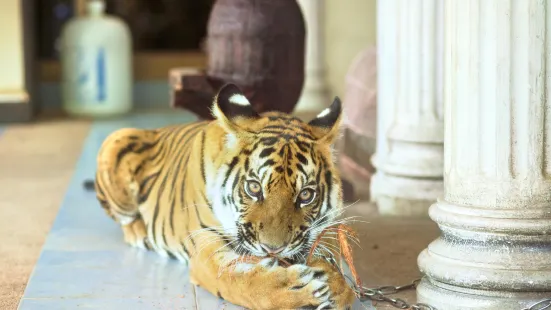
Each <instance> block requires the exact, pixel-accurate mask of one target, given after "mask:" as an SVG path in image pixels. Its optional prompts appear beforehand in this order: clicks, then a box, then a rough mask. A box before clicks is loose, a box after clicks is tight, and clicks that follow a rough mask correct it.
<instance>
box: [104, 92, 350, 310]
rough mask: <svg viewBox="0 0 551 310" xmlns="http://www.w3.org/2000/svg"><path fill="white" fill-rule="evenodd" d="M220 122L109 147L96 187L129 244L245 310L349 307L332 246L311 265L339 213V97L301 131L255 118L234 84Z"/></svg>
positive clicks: (296, 123)
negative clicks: (184, 268) (168, 260)
mask: <svg viewBox="0 0 551 310" xmlns="http://www.w3.org/2000/svg"><path fill="white" fill-rule="evenodd" d="M212 113H213V115H214V117H215V118H216V119H215V120H213V121H203V122H196V123H191V124H186V125H177V126H168V127H164V128H160V129H155V130H144V129H134V128H126V129H120V130H118V131H116V132H114V133H112V134H111V135H110V136H108V137H107V138H106V139H105V141H104V142H103V144H102V146H101V149H100V151H99V154H98V156H97V171H96V177H95V183H94V184H95V185H94V187H95V191H96V195H97V198H98V200H99V202H100V204H101V206H102V207H103V208H104V209H105V211H106V212H107V214H108V215H109V216H111V217H112V218H113V219H114V220H115V221H116V222H118V223H119V224H120V225H121V227H122V230H123V232H124V240H125V241H126V242H127V243H129V244H131V245H132V246H136V247H141V248H144V249H148V250H153V251H155V252H157V253H159V254H160V255H163V256H170V257H173V258H176V259H178V260H180V261H182V262H183V263H186V264H189V266H190V278H191V281H192V283H194V284H196V285H199V286H201V287H203V288H205V289H206V290H208V291H210V292H211V293H212V294H215V295H217V296H219V297H221V298H224V299H225V300H227V301H229V302H231V303H234V304H236V305H241V306H243V307H246V308H249V309H297V308H299V309H347V308H349V307H350V306H351V304H352V302H353V301H354V298H355V295H354V292H353V290H352V289H351V288H350V286H349V285H348V284H347V283H346V281H345V278H344V277H343V276H342V275H341V274H340V272H339V271H338V270H337V269H336V268H335V267H334V264H331V263H329V262H328V261H327V260H326V259H325V258H324V256H327V255H335V253H333V252H332V249H334V247H331V246H325V247H323V246H322V247H320V248H319V249H317V250H316V251H315V256H314V259H313V261H311V262H310V263H309V264H308V266H307V265H306V264H305V261H306V256H307V255H308V253H309V251H310V249H311V247H312V244H313V242H314V241H315V239H316V237H317V236H318V235H319V234H320V232H321V231H322V230H323V229H324V228H326V227H328V226H330V225H332V224H333V223H334V222H335V221H336V220H337V217H338V216H339V215H340V214H341V213H342V193H341V191H342V190H341V181H340V179H339V175H338V172H337V169H336V168H335V166H334V159H335V158H334V157H333V156H334V155H333V154H332V145H333V143H334V141H335V140H336V138H337V136H338V134H339V132H340V131H339V125H340V122H341V117H342V116H341V114H342V107H341V102H340V100H339V98H337V97H336V98H335V100H334V101H333V103H332V104H331V106H330V107H329V108H327V109H325V110H323V111H322V112H321V113H320V114H319V115H318V116H317V117H315V118H314V119H312V120H311V121H310V122H308V123H305V122H303V121H301V120H300V119H298V118H296V117H292V116H290V115H287V114H283V113H277V112H270V113H265V114H262V115H259V114H258V113H257V112H255V110H254V109H253V108H252V106H251V104H250V102H249V100H248V99H247V98H246V96H245V95H244V94H243V93H242V92H241V90H240V89H239V88H238V87H237V86H235V85H233V84H227V85H225V86H223V87H222V88H221V89H220V90H219V92H218V93H217V95H216V96H215V97H214V100H213V105H212ZM331 240H333V239H331V238H328V240H326V241H325V242H330V241H331ZM324 244H326V245H327V243H324ZM251 256H253V257H258V258H259V259H258V260H256V261H252V260H250V259H247V258H250V257H251ZM282 260H285V261H287V262H290V263H291V264H292V265H290V266H288V265H283V264H282Z"/></svg>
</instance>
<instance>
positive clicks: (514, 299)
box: [417, 0, 551, 310]
mask: <svg viewBox="0 0 551 310" xmlns="http://www.w3.org/2000/svg"><path fill="white" fill-rule="evenodd" d="M550 5H551V3H550V2H548V1H544V0H523V1H511V0H508V1H504V0H484V1H475V2H472V1H471V2H469V1H458V0H447V1H446V11H445V14H446V16H445V19H444V20H445V26H444V28H445V29H446V30H445V31H446V33H445V49H446V51H445V61H444V62H445V72H446V75H445V77H444V84H445V94H444V101H445V104H446V109H445V110H446V112H445V113H446V115H445V123H446V128H445V145H446V148H445V168H444V169H445V188H446V193H445V196H444V198H443V200H441V201H439V202H438V203H436V204H434V205H433V206H432V207H431V209H430V217H431V218H432V219H433V220H434V221H435V222H437V223H438V225H439V227H440V229H441V236H440V237H439V238H438V239H436V240H435V241H434V242H432V243H431V244H430V245H429V246H428V248H427V249H425V250H424V251H423V252H422V253H421V254H420V256H419V258H418V264H419V268H420V270H421V272H422V273H424V274H425V278H424V279H423V281H422V283H421V284H420V286H419V287H418V290H417V294H418V300H419V301H420V302H425V303H429V304H431V305H433V306H435V307H436V308H438V309H446V310H459V309H461V310H468V309H485V310H497V309H499V310H520V309H523V307H525V306H528V305H531V304H533V303H535V302H536V301H537V300H540V299H541V298H544V297H547V298H549V297H551V140H550V139H551V119H550V116H551V104H550V98H549V96H551V90H550V89H549V87H550V85H551V80H550V79H551V76H550V73H551V70H550V69H551V57H550V56H551V54H550V53H551V41H550V40H549V35H550V33H549V25H551V20H550V16H551V15H550V13H551V11H550V9H551V8H550ZM538 309H539V308H538Z"/></svg>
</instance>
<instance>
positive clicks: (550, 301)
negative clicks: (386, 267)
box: [356, 279, 551, 310]
mask: <svg viewBox="0 0 551 310" xmlns="http://www.w3.org/2000/svg"><path fill="white" fill-rule="evenodd" d="M419 282H421V279H415V280H414V281H413V282H411V283H410V284H406V285H402V286H380V287H375V288H366V287H362V288H361V289H360V288H358V287H356V294H357V295H358V297H359V299H360V301H362V302H363V301H366V300H373V301H382V302H387V303H389V304H390V305H392V306H394V307H395V308H398V309H409V310H437V309H436V308H435V307H433V306H431V305H427V304H424V303H416V304H411V305H410V304H408V303H407V302H406V301H405V300H403V299H400V298H390V297H388V296H387V295H392V294H396V293H399V292H402V291H406V290H410V289H415V288H417V285H418V284H419ZM521 310H551V298H547V299H543V300H540V301H539V302H537V303H535V304H533V305H531V306H530V307H528V308H522V309H521Z"/></svg>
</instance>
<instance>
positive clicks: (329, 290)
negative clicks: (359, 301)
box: [282, 264, 355, 310]
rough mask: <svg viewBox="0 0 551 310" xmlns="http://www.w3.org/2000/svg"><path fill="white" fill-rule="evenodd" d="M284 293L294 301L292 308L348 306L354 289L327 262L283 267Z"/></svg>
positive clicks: (340, 307)
mask: <svg viewBox="0 0 551 310" xmlns="http://www.w3.org/2000/svg"><path fill="white" fill-rule="evenodd" d="M286 272H287V277H288V279H289V281H288V283H286V285H285V288H284V289H285V291H286V293H287V294H283V295H287V296H285V297H282V298H288V299H287V300H293V301H295V302H294V303H293V304H294V307H293V308H295V309H316V310H321V309H325V310H329V309H339V310H340V309H348V308H350V307H351V305H352V303H353V302H354V297H355V296H354V292H353V291H352V289H351V288H350V287H349V286H348V284H347V283H346V281H345V279H344V277H343V276H342V275H341V274H340V273H339V272H338V271H337V270H336V269H334V268H333V267H332V266H331V265H329V264H327V265H325V264H315V265H312V266H306V265H293V266H290V267H288V268H287V269H286Z"/></svg>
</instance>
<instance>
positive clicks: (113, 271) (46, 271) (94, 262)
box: [19, 113, 373, 310]
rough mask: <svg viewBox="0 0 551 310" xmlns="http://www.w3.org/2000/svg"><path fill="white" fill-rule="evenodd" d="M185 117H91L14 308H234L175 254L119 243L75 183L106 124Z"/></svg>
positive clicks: (91, 162) (184, 117) (91, 163)
mask: <svg viewBox="0 0 551 310" xmlns="http://www.w3.org/2000/svg"><path fill="white" fill-rule="evenodd" d="M191 120H192V118H191V117H190V116H189V114H185V113H170V114H146V115H140V116H133V117H126V118H124V119H120V120H110V121H102V122H97V123H95V124H93V126H92V128H91V131H90V133H89V136H88V138H87V139H86V141H85V143H84V149H83V151H82V154H81V157H80V159H79V161H78V163H77V167H76V170H75V172H74V175H73V178H72V180H71V182H70V184H69V187H68V189H67V193H66V195H65V198H64V201H63V203H62V205H61V207H60V209H59V213H58V215H57V217H56V219H55V222H54V224H53V227H52V229H51V231H50V233H49V235H48V237H47V239H46V242H45V244H44V246H43V248H42V253H41V254H40V257H39V259H38V262H37V263H36V266H35V268H34V271H33V273H32V275H31V278H30V279H29V282H28V284H27V287H26V289H25V292H24V296H23V298H22V299H21V302H20V305H19V309H22V310H29V309H33V310H34V309H76V308H89V309H105V310H109V309H209V310H210V309H228V310H229V309H241V308H240V307H236V306H233V305H229V304H226V303H225V302H224V301H222V300H220V299H218V298H216V297H215V296H213V295H211V294H209V293H208V292H206V291H204V290H202V289H199V288H196V287H194V286H193V285H191V284H190V283H189V282H188V275H187V270H186V268H185V267H184V266H183V265H181V264H179V263H178V262H176V261H174V260H170V259H165V258H162V257H160V256H158V255H156V254H154V253H151V252H145V251H142V250H138V249H134V248H131V247H129V246H127V245H126V244H124V243H123V241H122V233H121V230H120V228H119V226H118V225H117V224H115V223H114V222H113V221H112V220H111V219H110V218H108V217H107V216H106V215H105V213H104V211H103V210H102V209H101V208H100V207H99V204H98V203H97V201H96V199H95V195H94V193H92V192H87V191H85V190H84V189H83V187H82V182H83V181H84V180H85V179H89V178H90V177H91V176H93V175H94V171H95V155H96V153H97V150H98V149H99V147H100V145H101V142H102V141H103V139H104V138H105V137H106V136H107V135H108V134H109V133H110V132H112V131H113V130H115V129H118V128H121V127H158V126H163V125H166V124H169V123H181V122H185V121H191ZM360 268H361V267H360ZM355 309H373V307H372V306H371V305H370V304H369V305H368V304H365V305H359V304H357V305H356V307H355Z"/></svg>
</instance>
